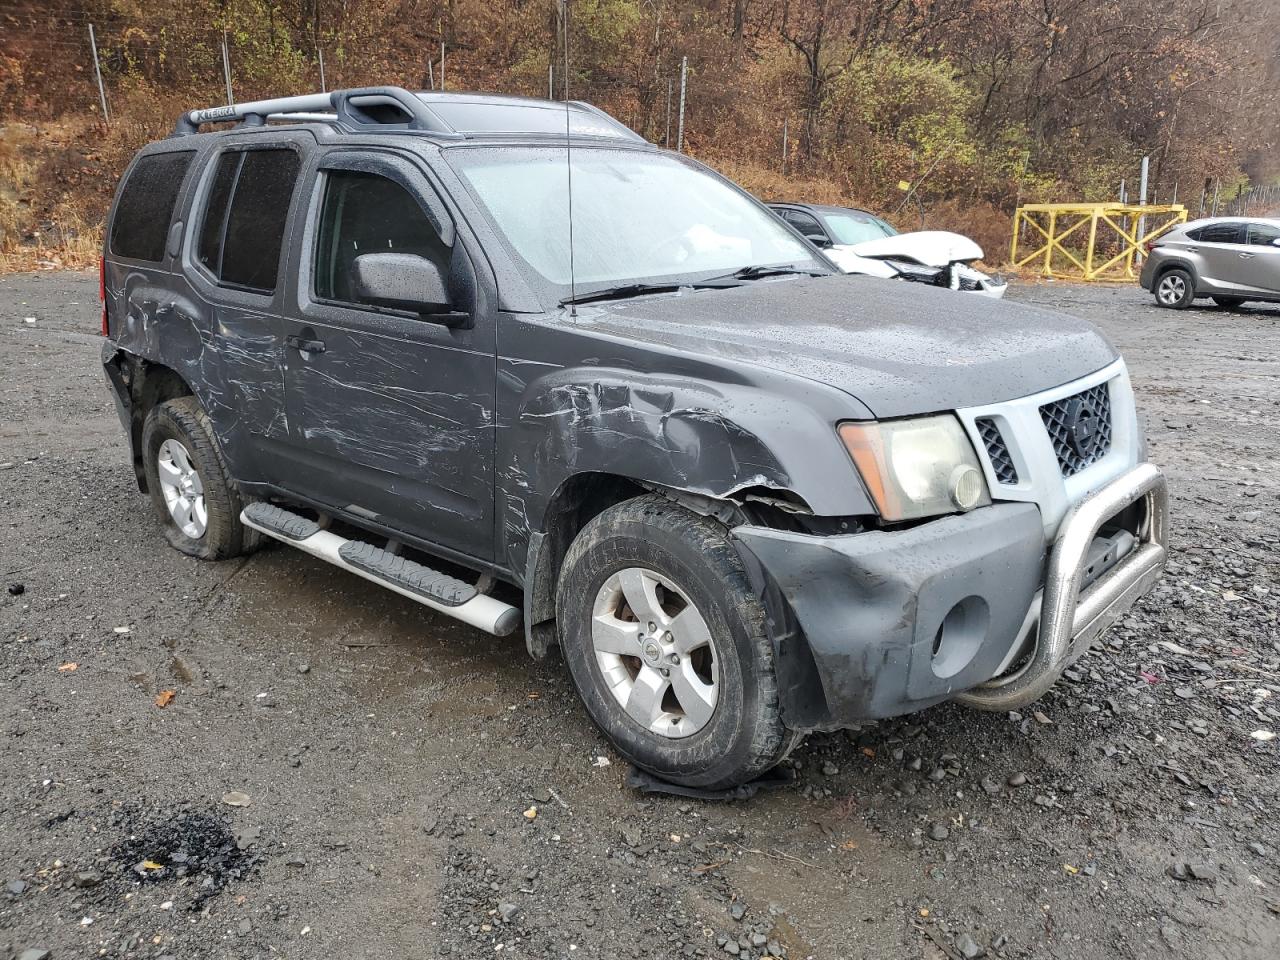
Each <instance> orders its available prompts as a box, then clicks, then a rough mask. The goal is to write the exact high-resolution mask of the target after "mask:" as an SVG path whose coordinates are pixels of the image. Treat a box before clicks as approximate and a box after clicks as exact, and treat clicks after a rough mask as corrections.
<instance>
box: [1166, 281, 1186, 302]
mask: <svg viewBox="0 0 1280 960" xmlns="http://www.w3.org/2000/svg"><path fill="white" fill-rule="evenodd" d="M1186 292H1187V284H1186V281H1185V280H1183V279H1182V278H1181V277H1179V276H1169V277H1165V278H1164V279H1163V280H1161V281H1160V302H1161V303H1166V304H1174V303H1177V302H1178V301H1179V300H1181V299H1182V297H1183V295H1184V294H1185V293H1186Z"/></svg>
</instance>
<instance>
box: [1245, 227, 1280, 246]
mask: <svg viewBox="0 0 1280 960" xmlns="http://www.w3.org/2000/svg"><path fill="white" fill-rule="evenodd" d="M1276 240H1280V227H1277V226H1273V225H1272V224H1270V223H1251V224H1249V245H1250V246H1255V245H1256V246H1260V247H1269V246H1272V245H1273V244H1274V243H1275V242H1276Z"/></svg>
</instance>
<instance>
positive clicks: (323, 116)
mask: <svg viewBox="0 0 1280 960" xmlns="http://www.w3.org/2000/svg"><path fill="white" fill-rule="evenodd" d="M330 111H332V112H330ZM269 119H271V120H323V121H325V122H330V123H336V124H337V125H338V126H340V127H343V128H345V129H348V130H350V131H352V132H358V131H369V130H424V131H428V132H430V133H433V134H436V135H437V136H444V137H451V138H452V137H461V136H462V134H460V133H458V131H457V130H455V129H454V128H453V127H452V126H450V125H449V124H448V123H446V122H445V121H444V120H442V119H441V118H440V117H439V116H437V115H436V114H435V113H434V112H433V111H432V110H431V109H430V108H429V107H428V106H427V105H426V103H424V102H423V101H422V100H421V99H420V98H419V97H417V96H415V95H414V94H412V93H410V92H409V91H408V90H405V89H404V88H403V87H359V88H355V89H351V90H334V91H333V92H332V93H308V94H303V95H302V96H297V97H277V98H276V99H274V100H254V101H251V102H249V103H232V104H227V105H226V106H225V107H206V108H204V109H201V110H188V111H186V112H185V113H183V114H182V115H181V116H180V117H178V123H177V125H176V126H175V127H174V131H173V132H174V134H175V135H177V136H188V135H190V134H193V133H197V132H198V131H199V129H200V126H201V125H202V124H205V123H221V122H225V121H228V120H239V121H241V122H242V123H243V124H244V125H245V126H250V127H258V126H262V125H263V124H265V123H266V122H267V120H269Z"/></svg>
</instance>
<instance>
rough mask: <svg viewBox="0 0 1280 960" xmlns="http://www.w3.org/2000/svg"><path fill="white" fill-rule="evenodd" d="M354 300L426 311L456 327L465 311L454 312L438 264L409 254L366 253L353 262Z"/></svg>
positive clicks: (423, 312) (415, 311)
mask: <svg viewBox="0 0 1280 960" xmlns="http://www.w3.org/2000/svg"><path fill="white" fill-rule="evenodd" d="M352 289H353V291H354V292H355V297H356V299H357V300H358V301H359V302H361V303H367V304H370V305H372V306H375V307H390V308H391V309H393V310H410V311H412V312H413V313H421V314H426V315H428V316H430V317H431V319H432V320H434V321H435V322H437V323H443V324H445V325H446V326H451V327H452V326H458V325H459V324H460V323H461V322H462V321H463V320H465V319H466V317H467V314H465V313H458V312H456V311H454V309H453V305H452V304H451V303H450V302H449V291H448V289H447V288H446V287H445V282H444V274H443V273H441V271H440V267H439V265H438V264H436V263H434V262H432V261H431V260H428V259H426V257H419V256H417V255H415V254H412V253H365V254H361V255H360V256H358V257H356V259H355V263H354V265H353V276H352Z"/></svg>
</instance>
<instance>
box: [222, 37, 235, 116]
mask: <svg viewBox="0 0 1280 960" xmlns="http://www.w3.org/2000/svg"><path fill="white" fill-rule="evenodd" d="M222 78H223V79H224V80H226V81H227V106H231V105H232V104H233V103H235V102H236V101H235V98H234V97H232V96H231V55H230V54H229V53H228V52H227V31H225V30H223V31H222Z"/></svg>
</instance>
